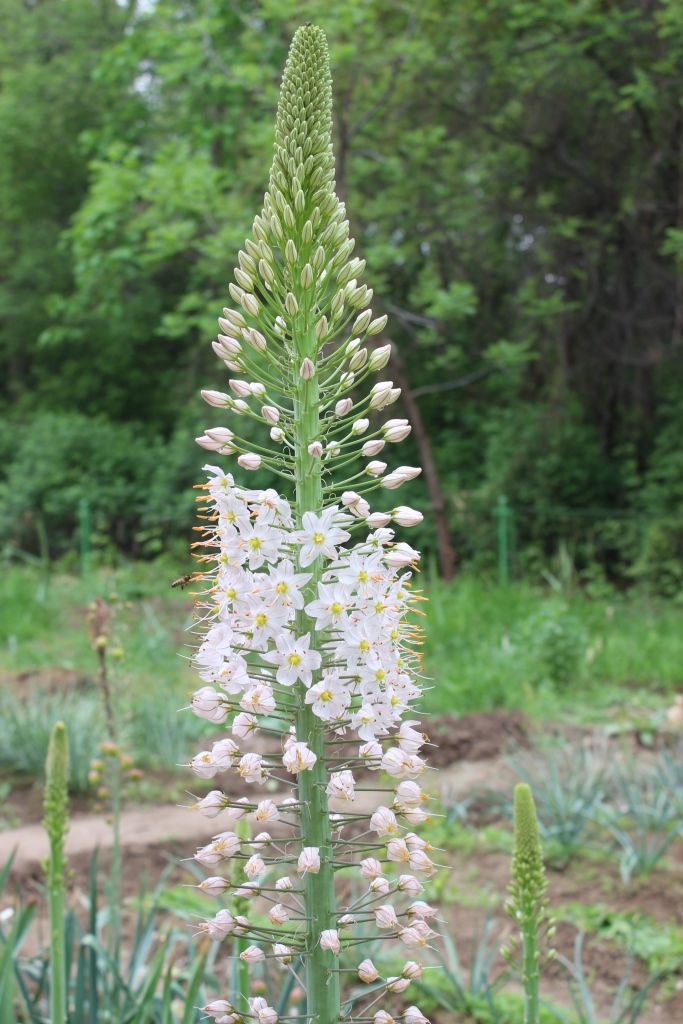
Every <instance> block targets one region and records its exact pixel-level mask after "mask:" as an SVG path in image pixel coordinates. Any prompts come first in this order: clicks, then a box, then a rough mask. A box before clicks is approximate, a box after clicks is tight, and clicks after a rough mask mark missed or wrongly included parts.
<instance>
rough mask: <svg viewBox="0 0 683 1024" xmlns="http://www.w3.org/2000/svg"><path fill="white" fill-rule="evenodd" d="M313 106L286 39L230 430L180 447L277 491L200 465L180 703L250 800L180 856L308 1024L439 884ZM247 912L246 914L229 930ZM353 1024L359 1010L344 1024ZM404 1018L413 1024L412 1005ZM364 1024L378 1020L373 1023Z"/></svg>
mask: <svg viewBox="0 0 683 1024" xmlns="http://www.w3.org/2000/svg"><path fill="white" fill-rule="evenodd" d="M331 104H332V99H331V81H330V72H329V60H328V53H327V44H326V41H325V36H324V34H323V33H322V31H321V30H320V29H318V28H316V27H314V26H306V27H304V28H301V29H299V30H298V32H297V33H296V35H295V36H294V40H293V42H292V46H291V50H290V54H289V58H288V60H287V65H286V68H285V73H284V77H283V82H282V90H281V95H280V102H279V106H278V114H277V123H276V129H275V154H274V159H273V166H272V169H271V173H270V181H269V187H268V191H267V192H266V195H265V198H264V204H263V210H262V212H261V214H260V215H259V216H257V217H256V219H255V220H254V225H253V233H252V237H251V238H249V239H247V241H246V242H245V245H244V249H243V250H242V251H240V253H239V265H238V267H237V268H236V269H235V272H234V281H233V282H232V283H231V284H230V286H229V292H230V296H231V300H232V303H233V304H232V305H231V306H226V307H225V308H224V310H223V315H222V316H221V317H220V318H219V321H218V322H219V328H220V333H219V335H218V338H217V339H216V341H214V342H213V348H214V351H215V352H216V354H217V355H218V356H219V357H220V358H221V359H222V360H223V361H224V363H225V364H226V366H227V368H228V371H229V378H228V381H227V387H226V390H225V391H204V392H202V395H203V397H204V399H205V400H206V402H207V404H208V405H210V406H211V407H212V408H213V409H216V410H221V411H222V413H223V415H227V416H229V422H228V423H226V422H223V421H220V422H218V423H215V424H214V425H213V426H210V427H207V428H206V430H205V432H204V434H202V436H201V437H199V438H197V441H198V443H199V444H200V445H201V446H202V447H203V448H205V449H206V450H208V451H211V452H215V453H217V454H219V455H226V456H231V457H234V458H235V459H236V462H237V464H238V466H239V467H240V468H241V469H243V470H245V471H253V470H268V471H269V472H270V474H271V475H273V476H275V477H277V478H278V479H280V480H281V481H282V493H279V492H278V491H275V490H274V489H271V488H268V489H265V490H264V489H247V488H245V487H244V486H242V485H241V484H240V485H238V484H236V483H235V480H234V478H233V477H232V475H231V474H229V473H225V472H224V471H223V470H222V469H221V468H219V467H217V466H206V467H205V469H206V471H207V473H208V476H209V479H208V482H207V484H206V485H205V490H206V499H207V506H206V510H205V512H206V514H205V522H206V528H205V529H204V537H203V540H202V541H201V542H200V547H201V553H200V556H199V557H200V558H201V559H202V560H203V562H204V563H205V568H206V571H205V572H204V573H203V574H202V578H203V579H204V580H205V581H206V584H207V586H206V590H205V592H204V594H203V596H202V599H201V600H200V602H199V613H198V618H199V625H200V631H201V634H202V636H201V640H200V643H199V646H198V650H197V652H196V656H195V664H196V667H197V669H198V672H199V676H200V678H201V679H202V686H201V687H200V688H199V689H198V690H197V691H196V693H195V694H194V696H193V699H192V706H193V709H194V711H195V713H196V714H198V715H200V716H201V717H203V718H206V719H209V720H210V721H212V722H214V723H216V724H225V725H226V726H227V728H228V730H229V735H225V736H223V737H222V738H219V739H217V740H216V742H214V743H213V744H212V745H211V746H210V748H209V749H207V750H204V751H200V752H199V753H198V754H197V755H196V756H195V757H194V758H193V760H192V762H191V767H192V769H193V770H194V771H195V772H196V774H198V775H199V776H200V777H202V778H214V777H215V776H216V775H218V774H219V773H220V774H221V775H223V774H224V773H226V772H230V771H232V772H234V773H236V775H237V776H238V777H239V778H240V780H241V782H240V786H241V785H242V784H245V785H246V786H247V787H249V790H250V792H251V793H253V795H249V796H237V795H236V794H231V791H230V790H231V787H230V785H229V783H228V784H227V785H226V787H225V790H223V789H215V790H212V792H211V793H209V794H208V795H207V796H206V797H204V798H203V799H202V800H200V801H199V802H198V804H197V808H198V810H199V811H200V812H201V813H202V814H204V815H206V817H207V818H209V819H217V824H216V829H217V831H216V834H215V835H214V836H213V839H212V840H211V841H210V842H207V844H206V845H205V846H203V847H202V848H201V849H199V850H198V851H197V854H196V858H197V860H198V861H199V862H200V863H201V864H203V865H204V866H205V867H206V868H207V869H208V870H209V871H210V876H209V877H208V878H206V879H205V881H204V882H202V883H201V888H202V889H203V890H204V891H205V892H208V893H215V894H217V895H219V894H220V895H223V894H225V893H226V892H229V891H230V890H232V892H233V895H234V897H236V898H237V899H238V900H239V904H237V903H235V902H234V903H233V908H232V910H230V911H229V910H219V911H218V913H217V914H216V915H215V917H214V918H212V919H210V920H208V921H206V922H204V924H203V929H204V930H205V931H207V932H208V933H209V934H210V935H211V936H212V937H213V938H218V939H228V937H230V942H232V941H233V940H234V938H235V937H238V938H239V939H240V940H241V941H240V944H239V947H237V948H241V952H240V953H239V956H240V959H241V960H242V961H243V963H246V964H248V965H253V966H254V970H255V971H262V970H264V969H265V965H273V964H274V965H276V966H277V967H278V968H280V969H284V970H292V971H295V972H297V977H298V976H299V975H300V974H301V973H302V972H303V974H304V976H305V987H306V998H307V1014H308V1019H310V1020H312V1021H314V1022H316V1024H333V1022H337V1021H338V1020H339V1015H340V1005H341V993H340V985H339V978H340V971H339V957H340V956H341V955H342V954H343V953H346V954H347V956H351V957H354V956H357V958H358V962H357V970H358V977H359V978H360V980H361V981H363V982H366V983H370V982H376V981H377V980H378V979H379V973H378V971H377V969H376V968H375V966H374V964H372V962H371V961H370V960H368V959H363V956H362V952H361V949H362V945H363V943H365V942H371V941H376V940H377V938H381V939H385V938H387V937H391V936H394V937H396V938H397V939H398V940H399V942H400V943H401V944H402V946H404V947H405V948H406V950H408V951H413V950H419V949H421V948H423V947H425V946H427V945H428V943H429V941H430V939H431V937H432V935H433V934H434V932H433V931H432V929H431V927H430V925H429V920H430V918H431V917H432V915H433V910H432V909H431V907H429V906H428V904H426V903H425V902H424V901H422V900H419V899H417V897H418V896H419V894H420V891H421V889H422V882H421V881H420V877H429V875H431V874H432V873H433V871H434V870H435V868H434V864H433V862H432V860H431V858H430V856H429V854H430V849H429V847H428V845H427V844H426V843H425V842H424V841H422V840H421V839H420V838H419V837H418V836H417V835H416V834H415V832H413V831H412V829H413V827H415V826H417V825H419V824H420V823H421V822H423V821H425V820H426V819H427V810H426V808H425V801H426V799H427V798H426V796H425V795H424V794H423V792H422V789H421V787H420V786H419V785H418V783H417V782H416V781H415V780H416V779H417V778H418V776H419V775H420V774H421V773H422V772H423V771H424V769H425V767H426V765H425V762H424V761H423V759H422V758H421V757H420V754H419V751H420V749H421V747H422V745H423V743H424V742H425V737H424V735H423V733H422V732H421V730H420V729H416V728H415V726H416V725H418V721H417V719H416V718H415V717H414V716H415V714H416V713H415V711H413V710H411V705H412V704H413V703H414V702H415V701H416V700H417V699H418V698H419V696H420V692H421V691H420V688H419V685H418V678H419V663H418V659H417V653H416V650H415V647H416V644H417V642H418V640H419V637H418V633H417V630H416V627H415V625H414V623H412V622H411V621H410V611H411V608H412V606H413V604H414V601H415V600H416V597H415V596H414V595H413V594H412V591H411V575H412V572H411V567H412V566H413V565H414V563H416V562H417V560H418V558H419V554H418V552H417V551H414V550H413V548H411V547H410V546H409V545H408V544H406V543H402V542H401V543H395V541H394V531H393V529H392V528H390V524H391V523H392V522H393V523H396V524H397V525H400V526H402V527H403V526H411V525H414V524H416V523H418V522H419V521H420V520H421V518H422V517H421V515H420V513H419V512H417V511H415V510H414V509H411V508H408V507H406V506H403V505H399V506H397V507H395V508H390V509H388V510H378V511H374V512H373V511H372V509H371V507H370V501H369V498H370V497H371V496H372V495H373V494H376V493H382V492H383V491H384V490H386V491H391V490H395V489H396V488H398V487H400V486H401V484H402V483H404V482H405V481H407V480H411V479H413V478H414V477H416V476H418V475H419V473H420V470H419V468H416V467H412V466H398V467H396V468H392V469H389V471H388V472H387V469H388V466H387V463H386V462H384V461H382V460H380V459H378V458H376V456H378V455H380V453H381V454H382V456H383V457H385V456H386V451H387V450H391V446H392V445H393V444H396V443H399V442H400V441H402V440H403V439H404V438H405V437H406V436H407V435H408V434H409V433H410V425H409V424H408V422H407V420H405V419H402V418H393V419H389V420H386V421H385V422H384V423H377V422H376V421H375V418H376V414H377V413H378V412H380V411H381V410H382V409H384V408H386V407H388V406H389V405H391V404H393V403H394V402H395V401H396V399H397V398H398V397H399V394H400V392H399V390H398V389H397V388H394V386H393V383H392V382H391V381H377V382H376V383H374V384H373V386H372V387H370V388H369V389H368V388H367V386H366V387H364V386H363V385H364V382H365V381H366V379H367V378H368V377H369V376H370V375H374V374H376V372H377V371H378V370H381V369H382V368H383V367H384V366H386V364H387V362H388V360H389V355H390V351H389V346H387V345H385V346H382V347H379V348H374V349H369V348H368V347H366V344H365V343H366V340H367V338H368V337H372V336H373V335H375V334H378V333H379V332H380V331H382V329H383V328H384V325H385V322H386V318H385V317H378V318H373V315H372V311H371V309H370V308H369V306H370V302H371V300H372V291H371V290H370V289H369V288H368V287H367V286H366V285H365V284H362V283H360V281H359V278H360V275H361V274H362V272H363V269H364V262H363V261H362V260H360V259H358V258H352V255H351V254H352V251H353V241H352V239H350V238H349V228H348V222H347V221H346V219H345V211H344V207H343V205H342V204H341V203H340V202H339V200H338V199H337V197H336V195H335V193H334V182H333V168H334V160H333V153H332V144H331ZM244 417H248V418H250V419H252V420H254V421H256V422H258V423H260V424H261V425H262V428H263V430H264V432H265V434H266V436H265V437H264V438H263V440H262V441H259V442H258V443H254V442H251V443H247V441H246V440H245V439H244V437H243V436H242V435H241V433H240V430H239V422H240V419H243V418H244ZM406 715H407V716H408V720H403V718H404V716H406ZM258 732H262V733H263V735H262V736H261V737H258V738H257V739H256V742H255V736H256V734H257V733H258ZM367 769H370V770H373V771H378V770H380V769H382V770H384V771H385V772H386V773H388V775H389V776H390V777H391V778H392V780H393V781H394V783H395V785H396V792H395V795H394V797H393V799H388V800H387V801H386V805H382V806H379V807H376V808H374V809H373V812H372V814H371V815H370V816H369V821H365V822H364V821H363V815H361V814H359V813H357V812H355V809H354V800H355V795H356V784H357V775H358V772H359V771H362V770H367ZM262 786H266V789H265V790H263V789H262V790H260V791H259V787H262ZM252 787H253V789H252ZM365 788H367V784H366V787H365ZM330 803H332V804H333V813H331V811H330ZM245 821H246V822H247V823H248V825H249V833H248V838H246V839H245V838H244V836H243V834H242V832H241V831H240V829H241V828H242V827H243V824H244V822H245ZM237 822H240V828H239V829H238V828H237V826H236V823H237ZM227 862H231V863H232V870H231V869H230V868H229V867H228V866H227ZM235 864H237V865H238V867H239V872H240V873H241V882H240V881H239V880H237V881H236V879H235V874H234V865H235ZM349 868H352V869H355V871H356V874H357V876H358V880H359V883H360V885H361V887H362V895H361V897H360V898H358V899H356V900H355V901H354V903H353V904H352V906H348V905H347V906H345V905H340V904H339V902H338V899H337V895H336V893H335V875H336V874H337V872H338V871H339V870H341V869H349ZM245 900H246V901H248V903H247V906H248V907H249V908H252V907H253V911H252V912H251V913H249V912H243V911H244V908H245V902H244V901H245ZM238 907H239V909H237V908H238ZM264 915H265V917H267V920H268V923H267V924H265V923H264ZM421 972H422V966H421V964H420V963H419V962H418V961H415V960H409V961H407V963H406V965H405V967H404V968H403V971H402V972H401V974H400V976H397V977H392V978H387V979H384V987H383V988H382V989H381V990H380V991H381V993H382V995H383V994H384V992H385V991H390V992H392V993H395V992H401V991H403V990H404V989H405V988H407V987H408V986H409V985H410V983H411V981H413V980H415V979H417V978H419V977H420V975H421ZM228 995H229V996H230V998H226V999H219V1000H216V1001H214V1002H213V1003H210V1004H209V1005H208V1006H207V1007H205V1008H204V1009H205V1012H206V1013H207V1014H208V1015H209V1016H210V1017H213V1019H215V1020H220V1021H223V1022H228V1021H229V1022H231V1024H237V1021H238V1020H242V1019H245V1020H256V1021H258V1022H259V1024H275V1021H276V1019H277V1015H276V1013H275V1010H274V1009H273V1008H272V1007H271V1006H269V1005H268V1004H267V1003H266V1001H265V1000H264V999H263V998H261V997H255V998H253V999H252V998H249V999H247V1001H246V1003H247V1005H240V1004H239V995H238V994H235V993H229V994H228ZM381 997H382V996H381V995H380V997H379V998H381ZM231 999H232V1002H231ZM236 1004H237V1005H236ZM370 1006H372V1003H371V1004H370ZM368 1012H369V1007H368V1006H367V1005H366V1006H365V1008H364V1010H363V1015H364V1016H363V1019H367V1014H368ZM403 1018H404V1019H405V1021H406V1022H408V1021H410V1022H412V1024H418V1022H422V1021H423V1020H424V1018H422V1016H421V1014H420V1013H419V1011H418V1010H417V1009H416V1008H415V1007H409V1008H408V1009H407V1010H406V1011H405V1013H404V1014H403ZM344 1019H345V1021H347V1020H348V1021H352V1020H353V1019H354V1018H352V1017H345V1018H344ZM375 1020H376V1021H377V1022H378V1024H379V1022H380V1021H382V1022H386V1024H389V1022H390V1019H389V1018H388V1016H387V1014H386V1011H384V1010H381V1011H379V1010H378V1011H376V1014H375Z"/></svg>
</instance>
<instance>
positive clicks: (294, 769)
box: [282, 743, 318, 775]
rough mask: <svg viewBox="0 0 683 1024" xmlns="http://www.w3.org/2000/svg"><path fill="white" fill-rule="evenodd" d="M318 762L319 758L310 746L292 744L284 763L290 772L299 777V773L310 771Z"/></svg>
mask: <svg viewBox="0 0 683 1024" xmlns="http://www.w3.org/2000/svg"><path fill="white" fill-rule="evenodd" d="M317 760H318V758H317V757H316V755H315V754H314V753H313V751H312V750H309V748H308V744H306V743H292V745H291V746H290V747H289V748H288V750H287V751H286V752H285V754H284V756H283V758H282V763H283V765H284V766H285V768H286V769H287V771H288V772H291V774H292V775H298V774H299V772H307V771H310V770H311V768H312V767H313V765H314V764H315V762H316V761H317Z"/></svg>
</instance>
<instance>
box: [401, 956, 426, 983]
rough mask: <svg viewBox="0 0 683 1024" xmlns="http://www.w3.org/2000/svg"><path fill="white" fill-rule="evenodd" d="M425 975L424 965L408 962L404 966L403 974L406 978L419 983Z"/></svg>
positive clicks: (412, 961) (413, 961)
mask: <svg viewBox="0 0 683 1024" xmlns="http://www.w3.org/2000/svg"><path fill="white" fill-rule="evenodd" d="M423 973H424V967H423V966H422V964H418V963H416V962H415V960H407V961H406V963H405V964H404V965H403V970H402V971H401V974H402V975H403V977H404V978H409V979H410V980H411V981H419V979H420V978H421V977H422V975H423Z"/></svg>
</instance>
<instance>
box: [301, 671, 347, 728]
mask: <svg viewBox="0 0 683 1024" xmlns="http://www.w3.org/2000/svg"><path fill="white" fill-rule="evenodd" d="M306 703H307V704H312V706H313V714H314V715H316V717H317V718H321V719H322V720H323V721H324V722H330V721H334V720H335V719H337V718H341V717H342V716H343V715H344V712H345V711H346V709H347V708H348V706H349V704H350V703H351V694H350V692H349V690H348V689H347V687H346V686H345V685H344V684H343V683H342V682H341V680H339V679H337V678H336V677H335V676H334V675H328V674H325V675H324V676H323V678H322V679H321V680H320V682H319V683H315V684H314V685H313V686H311V687H310V689H309V690H308V691H307V692H306Z"/></svg>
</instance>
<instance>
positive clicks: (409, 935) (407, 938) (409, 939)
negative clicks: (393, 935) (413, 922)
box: [398, 926, 426, 947]
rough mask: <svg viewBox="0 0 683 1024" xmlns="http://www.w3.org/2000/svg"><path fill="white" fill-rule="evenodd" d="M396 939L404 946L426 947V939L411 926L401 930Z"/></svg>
mask: <svg viewBox="0 0 683 1024" xmlns="http://www.w3.org/2000/svg"><path fill="white" fill-rule="evenodd" d="M398 937H399V939H400V940H401V942H402V943H403V944H404V946H408V947H411V946H412V947H421V946H424V945H426V939H425V937H424V935H422V934H421V932H420V931H419V929H417V928H414V927H412V926H411V927H409V928H401V930H400V931H399V933H398Z"/></svg>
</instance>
